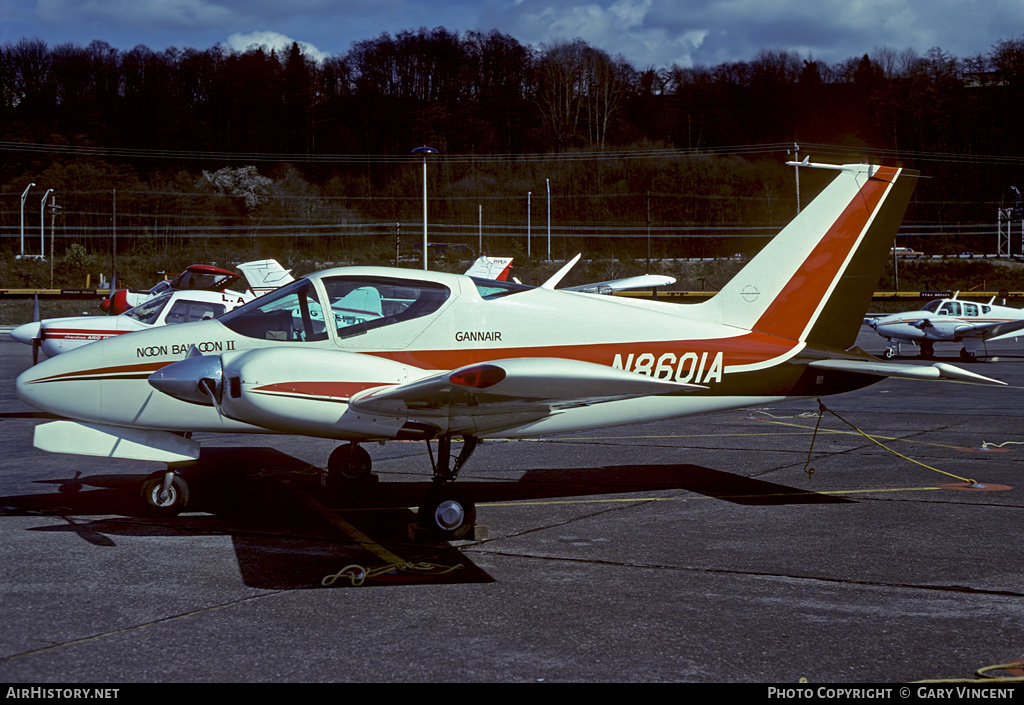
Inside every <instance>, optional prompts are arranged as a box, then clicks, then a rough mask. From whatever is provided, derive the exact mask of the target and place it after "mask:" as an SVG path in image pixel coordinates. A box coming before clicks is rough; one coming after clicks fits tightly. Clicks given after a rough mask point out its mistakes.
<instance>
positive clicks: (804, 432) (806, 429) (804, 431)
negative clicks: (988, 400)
mask: <svg viewBox="0 0 1024 705" xmlns="http://www.w3.org/2000/svg"><path fill="white" fill-rule="evenodd" d="M757 423H770V424H775V425H779V426H789V427H791V428H798V429H801V430H800V431H793V432H791V433H693V434H669V435H650V436H558V437H556V438H488V439H486V440H489V441H532V442H538V443H544V442H547V443H550V442H560V441H561V442H564V441H569V442H577V443H579V442H583V441H636V440H666V439H673V438H675V439H683V438H761V437H772V436H787V437H788V436H809V435H813V434H814V429H813V428H811V427H810V426H801V425H800V424H794V423H784V422H782V421H767V420H766V421H760V420H758V422H757ZM829 434H832V435H841V436H861V437H863V435H862V434H860V433H857V432H856V431H843V430H838V429H828V428H820V429H818V435H829ZM870 437H871V438H874V439H879V440H883V441H900V442H901V443H913V444H916V445H924V446H932V447H935V448H948V449H950V450H971V449H970V448H964V446H953V445H949V444H945V443H932V442H930V441H916V440H914V439H912V438H896V437H894V436H874V435H872V436H870Z"/></svg>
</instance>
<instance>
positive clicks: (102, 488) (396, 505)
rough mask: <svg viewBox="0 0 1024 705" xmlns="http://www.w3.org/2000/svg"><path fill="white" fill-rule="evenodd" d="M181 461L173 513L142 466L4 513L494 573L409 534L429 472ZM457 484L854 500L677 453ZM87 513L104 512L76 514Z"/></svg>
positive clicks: (332, 557) (409, 570)
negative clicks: (148, 489) (380, 477)
mask: <svg viewBox="0 0 1024 705" xmlns="http://www.w3.org/2000/svg"><path fill="white" fill-rule="evenodd" d="M179 473H180V474H181V475H182V477H183V478H184V479H185V480H186V481H187V482H188V484H189V487H190V489H191V498H192V499H191V501H190V504H189V509H188V512H186V513H184V514H182V515H180V516H177V517H167V518H154V517H148V516H146V515H145V512H144V510H143V507H142V503H141V499H140V497H139V490H140V487H141V485H142V482H143V481H144V480H145V479H146V477H147V475H142V474H117V475H113V474H111V475H91V476H87V477H81V476H79V475H77V474H76V476H75V477H71V478H56V479H48V480H40V481H39V482H40V483H41V484H48V485H57V490H58V491H57V492H48V493H40V494H31V495H20V496H9V497H0V516H3V515H8V516H10V515H19V516H26V515H40V516H57V517H62V518H63V519H64V520H65V521H66V522H67V523H66V525H58V526H46V527H38V528H34V529H30V530H33V531H44V532H45V531H72V532H75V533H76V534H77V535H78V536H80V537H81V538H82V539H83V540H85V541H87V542H89V543H91V544H93V545H95V546H98V547H104V548H114V547H116V545H117V542H116V537H118V536H131V537H145V536H166V537H173V536H182V537H187V536H207V535H227V536H230V537H231V539H232V541H233V543H234V548H235V553H236V556H237V559H238V566H239V569H240V571H241V575H242V579H243V581H244V582H245V584H246V585H248V586H250V587H256V588H262V589H278V590H280V589H304V588H315V587H321V586H333V587H344V586H351V585H365V586H370V585H396V584H406V585H415V584H425V583H429V584H444V583H449V584H451V583H485V582H493V578H491V577H490V576H489V575H487V574H486V573H485V572H484V571H483V570H481V569H480V568H478V567H477V566H475V565H473V564H472V562H471V561H469V560H467V558H466V557H465V556H464V555H463V554H462V553H461V552H459V551H458V549H457V547H455V546H452V545H449V544H446V543H423V542H414V541H412V540H410V538H409V534H408V530H407V529H408V527H409V525H410V524H412V523H414V522H415V520H416V516H415V512H414V509H413V508H415V507H417V506H418V505H419V503H420V501H421V499H422V498H423V497H424V496H425V495H426V494H427V492H429V491H430V489H431V488H432V484H431V483H430V482H379V483H368V484H367V485H365V486H364V487H362V488H360V489H359V490H357V491H355V492H353V493H352V495H351V496H349V497H345V498H342V499H340V500H333V501H332V500H328V499H327V498H326V497H325V493H324V491H323V490H322V489H321V486H320V474H321V471H320V469H319V468H316V467H314V466H312V465H310V464H308V463H306V462H304V461H301V460H299V459H298V458H295V457H292V456H290V455H287V454H285V453H282V452H280V451H277V450H275V449H272V448H259V447H244V448H203V450H202V454H201V456H200V459H199V460H198V461H197V462H196V463H194V464H190V465H188V466H185V467H183V468H180V469H179ZM459 485H460V488H461V490H462V492H463V493H464V494H465V495H466V496H467V498H469V499H472V500H473V501H475V502H476V503H477V504H484V503H488V502H510V501H526V500H538V499H552V498H559V497H579V496H588V495H609V494H622V493H634V492H643V491H658V490H688V491H692V492H696V493H699V494H702V495H705V496H709V497H713V498H716V499H720V500H722V501H727V502H732V503H737V504H747V505H781V504H794V503H800V504H807V503H815V504H819V503H829V504H841V503H850V502H851V500H848V499H843V498H838V497H833V496H829V495H822V494H816V493H808V492H804V491H802V490H797V489H795V488H791V487H787V486H785V485H777V484H774V483H771V482H764V481H762V480H756V479H751V478H746V477H742V476H739V475H734V474H732V473H727V472H722V471H718V470H713V469H710V468H705V467H700V466H697V465H685V464H683V465H628V466H627V465H620V466H603V467H588V468H571V469H565V470H561V469H559V470H554V469H545V470H528V471H526V473H525V474H524V476H523V477H522V478H521V479H520V480H519V481H517V482H508V481H464V482H460V483H459ZM87 488H89V489H87ZM89 515H102V516H104V517H105V518H103V519H97V520H95V521H87V520H83V519H82V517H86V516H89ZM110 515H117V516H118V518H109V517H110Z"/></svg>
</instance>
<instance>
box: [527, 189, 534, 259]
mask: <svg viewBox="0 0 1024 705" xmlns="http://www.w3.org/2000/svg"><path fill="white" fill-rule="evenodd" d="M532 196H533V192H532V191H527V192H526V259H530V200H531V198H532Z"/></svg>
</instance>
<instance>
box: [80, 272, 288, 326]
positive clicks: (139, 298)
mask: <svg viewBox="0 0 1024 705" xmlns="http://www.w3.org/2000/svg"><path fill="white" fill-rule="evenodd" d="M238 269H239V271H241V272H242V274H241V275H238V274H235V273H234V272H231V271H229V270H227V269H221V268H220V267H214V266H213V265H210V264H191V265H189V266H188V267H186V268H185V271H183V272H182V273H181V274H179V275H177V276H176V277H174V278H173V279H165V280H164V281H161V282H158V283H157V284H155V285H154V286H153V287H152V288H150V289H149V290H141V289H117V290H115V291H112V292H111V293H110V296H109V297H107V298H105V299H103V300H102V301H101V302H100V308H101V309H102V310H103V311H104V312H106V313H109V314H111V315H115V316H116V315H119V314H122V313H124V312H125V311H127V310H128V309H130V308H131V307H133V306H138V305H139V304H141V303H142V302H144V301H148V300H149V299H152V298H153V297H155V296H158V295H159V294H162V293H164V292H165V291H175V290H181V291H217V292H222V293H228V291H229V289H230V288H231V287H232V286H233V285H234V284H235V283H236V282H237V281H238V280H239V279H241V278H242V277H243V276H244V277H245V280H246V283H247V284H248V287H249V288H248V291H247V292H245V293H246V295H247V296H248V298H249V299H252V298H254V297H256V296H260V295H262V294H265V293H267V292H268V291H273V290H274V289H276V288H278V287H279V286H283V285H285V284H287V283H288V282H290V281H292V280H293V279H294V277H292V276H291V275H290V274H289V273H288V271H287V270H286V269H285V268H284V267H282V266H281V265H280V264H278V262H277V260H273V259H265V260H260V261H257V262H246V263H244V264H240V265H238Z"/></svg>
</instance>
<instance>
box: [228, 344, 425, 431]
mask: <svg viewBox="0 0 1024 705" xmlns="http://www.w3.org/2000/svg"><path fill="white" fill-rule="evenodd" d="M221 357H222V360H223V382H222V384H223V388H222V392H221V397H220V401H221V406H220V409H221V412H222V413H223V414H224V415H225V416H227V417H229V418H232V419H235V420H237V421H244V422H245V423H250V424H254V425H257V426H262V427H263V428H266V429H268V430H272V431H277V432H281V433H301V434H304V435H312V436H321V437H325V438H342V439H343V438H368V437H369V438H381V439H392V438H400V437H404V435H405V434H404V432H403V427H404V426H405V424H406V420H407V419H406V417H405V416H404V415H402V416H390V415H382V414H361V413H358V412H355V411H353V410H352V409H350V408H349V404H348V402H349V399H350V398H351V397H352V395H354V394H356V393H357V392H360V391H362V390H364V389H371V388H375V387H382V386H389V385H393V384H400V383H402V382H407V381H410V380H414V379H418V378H420V377H424V376H427V375H429V374H431V372H428V371H427V370H423V369H420V368H418V367H413V366H411V365H405V364H402V363H398V362H393V361H391V360H386V359H384V358H380V357H376V356H374V355H365V354H360V353H352V352H345V351H341V350H322V349H310V350H300V349H296V348H294V347H290V348H263V349H259V350H250V351H246V352H241V353H227V354H224V355H223V356H221Z"/></svg>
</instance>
